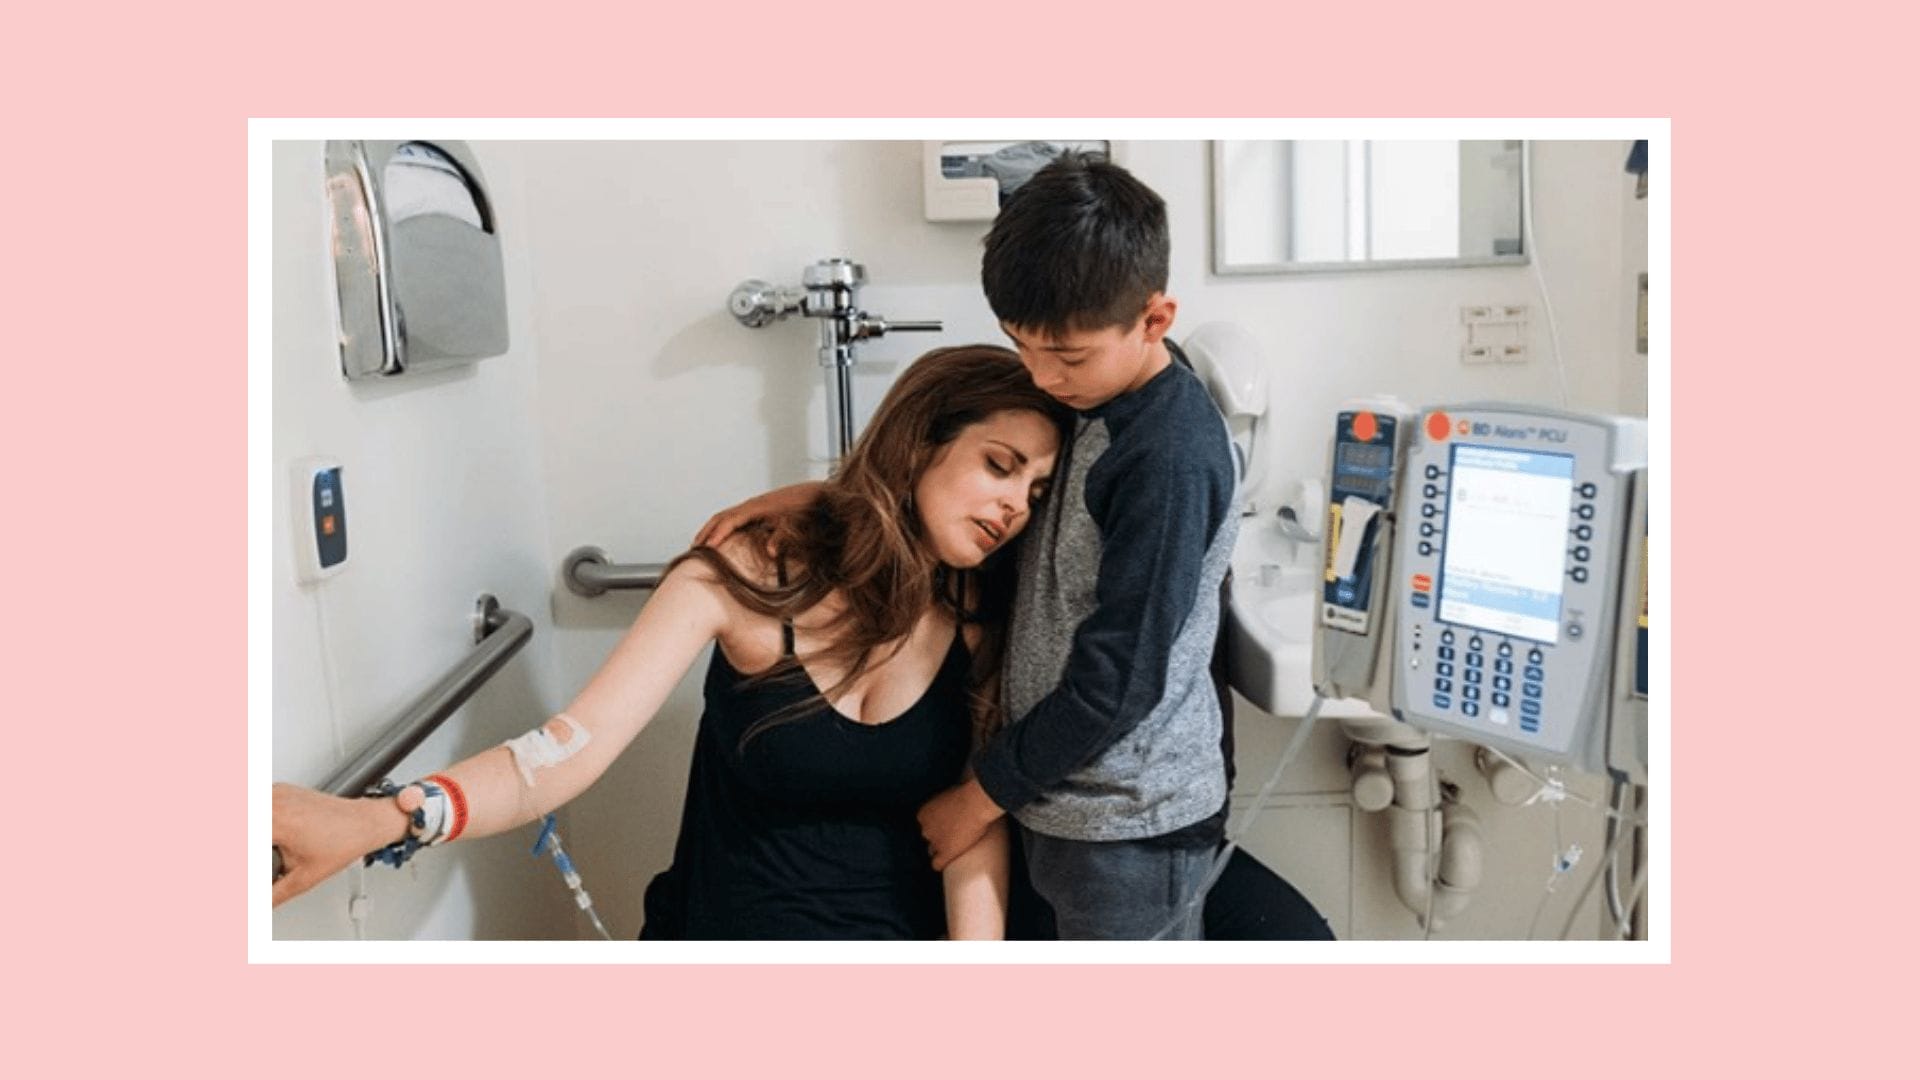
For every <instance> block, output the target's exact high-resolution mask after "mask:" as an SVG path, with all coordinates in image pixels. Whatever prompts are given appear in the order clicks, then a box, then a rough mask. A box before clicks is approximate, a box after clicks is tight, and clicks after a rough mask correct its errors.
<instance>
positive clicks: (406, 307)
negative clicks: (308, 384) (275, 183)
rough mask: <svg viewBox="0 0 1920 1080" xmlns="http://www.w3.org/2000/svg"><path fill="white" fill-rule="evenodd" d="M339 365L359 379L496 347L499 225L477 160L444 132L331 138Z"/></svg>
mask: <svg viewBox="0 0 1920 1080" xmlns="http://www.w3.org/2000/svg"><path fill="white" fill-rule="evenodd" d="M326 158H327V198H328V202H329V204H330V205H331V209H332V223H333V264H334V284H335V288H336V290H337V292H338V296H339V304H338V314H339V330H340V370H341V373H342V374H344V375H345V376H346V377H347V378H348V379H368V378H375V377H378V376H388V375H400V374H404V373H406V372H409V371H425V370H431V369H434V368H441V367H447V366H449V365H452V364H464V363H471V362H473V361H475V360H480V359H483V358H485V357H489V356H498V355H500V354H501V353H504V352H506V351H507V289H506V278H505V275H504V273H503V271H502V268H501V258H500V234H499V232H498V230H497V229H496V227H495V221H494V213H493V203H492V200H491V199H489V198H488V197H487V191H486V186H485V182H484V180H483V179H482V177H481V174H480V163H479V161H478V160H477V159H476V158H475V157H474V154H473V152H472V151H471V150H469V149H468V148H467V145H466V144H465V143H462V142H449V141H434V142H421V141H407V142H393V141H371V140H370V141H364V142H363V141H330V142H328V143H327V147H326Z"/></svg>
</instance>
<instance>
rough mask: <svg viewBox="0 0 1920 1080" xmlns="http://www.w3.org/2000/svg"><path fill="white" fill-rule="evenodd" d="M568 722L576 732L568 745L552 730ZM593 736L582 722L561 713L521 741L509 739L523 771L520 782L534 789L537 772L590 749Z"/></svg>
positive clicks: (573, 731) (507, 745)
mask: <svg viewBox="0 0 1920 1080" xmlns="http://www.w3.org/2000/svg"><path fill="white" fill-rule="evenodd" d="M559 723H564V724H566V726H567V727H568V728H569V729H571V730H572V735H571V736H570V737H569V738H568V739H567V741H565V742H561V741H560V740H559V739H556V738H554V735H553V732H552V731H550V730H548V729H549V728H551V727H553V726H554V725H555V724H559ZM592 738H593V736H592V735H591V734H590V733H589V732H588V731H587V729H586V728H584V727H582V726H580V722H579V721H577V720H575V719H574V718H573V717H571V716H568V715H567V714H566V713H559V714H557V715H556V716H554V718H553V719H552V720H549V721H547V722H546V723H544V724H541V725H540V726H539V727H537V728H534V729H533V730H532V731H529V732H527V733H526V734H525V735H521V736H519V737H518V738H514V739H508V740H507V742H506V747H507V749H508V750H509V751H510V752H511V753H512V754H513V763H514V765H515V766H516V767H518V768H519V770H520V779H522V780H525V781H526V782H527V786H528V787H532V786H533V770H535V769H549V768H552V767H553V766H555V765H558V764H560V763H561V762H564V761H566V760H567V759H568V758H570V757H572V756H573V755H575V754H577V753H579V752H580V751H582V750H584V749H586V746H587V743H588V742H590V741H592Z"/></svg>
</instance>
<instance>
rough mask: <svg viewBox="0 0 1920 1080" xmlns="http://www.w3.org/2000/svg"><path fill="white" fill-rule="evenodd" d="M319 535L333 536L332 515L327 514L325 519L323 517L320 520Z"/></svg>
mask: <svg viewBox="0 0 1920 1080" xmlns="http://www.w3.org/2000/svg"><path fill="white" fill-rule="evenodd" d="M320 533H321V535H323V536H332V535H333V515H332V514H328V515H327V516H326V517H323V518H321V519H320Z"/></svg>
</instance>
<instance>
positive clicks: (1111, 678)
mask: <svg viewBox="0 0 1920 1080" xmlns="http://www.w3.org/2000/svg"><path fill="white" fill-rule="evenodd" d="M1167 257H1168V240H1167V224H1166V204H1165V202H1164V201H1162V200H1161V198H1160V197H1159V196H1158V195H1156V194H1154V192H1153V191H1152V190H1151V189H1149V188H1147V187H1146V186H1145V185H1144V184H1142V183H1140V181H1139V180H1137V179H1135V178H1134V177H1133V176H1132V175H1131V174H1130V173H1128V172H1126V171H1125V170H1124V169H1121V168H1119V167H1118V166H1115V165H1111V164H1106V163H1104V162H1097V161H1088V160H1086V159H1083V158H1079V157H1074V156H1068V157H1064V158H1062V159H1061V160H1059V161H1057V162H1055V163H1054V164H1053V165H1050V166H1049V167H1047V168H1046V169H1043V170H1042V171H1041V172H1039V173H1038V174H1036V175H1035V176H1034V177H1033V179H1031V180H1029V181H1028V182H1027V183H1026V184H1025V185H1024V186H1022V187H1021V188H1020V189H1019V190H1018V191H1016V192H1015V193H1014V194H1013V195H1012V196H1011V197H1010V198H1009V199H1008V200H1007V203H1006V205H1005V206H1004V207H1003V208H1002V209H1001V212H1000V215H999V217H998V218H996V219H995V221H994V224H993V228H992V229H991V231H990V232H989V233H988V235H987V239H986V254H985V257H984V258H983V260H982V264H981V283H982V285H983V286H984V287H985V290H986V294H987V302H988V304H989V305H990V306H991V307H992V308H993V312H994V315H995V316H996V317H998V318H999V320H1000V324H1001V327H1002V329H1004V330H1005V331H1006V333H1007V335H1008V337H1010V338H1011V339H1012V340H1013V343H1014V346H1015V348H1016V349H1017V350H1018V352H1019V354H1020V358H1021V360H1022V361H1024V362H1025V363H1026V365H1027V370H1028V371H1029V372H1030V373H1031V374H1032V375H1033V379H1034V382H1035V384H1037V385H1038V386H1039V387H1040V388H1041V389H1043V390H1046V391H1047V392H1048V393H1050V394H1052V395H1053V396H1054V397H1055V398H1056V399H1058V400H1059V401H1061V402H1062V403H1064V404H1066V405H1069V406H1071V407H1073V408H1074V409H1075V410H1077V411H1078V412H1079V413H1080V419H1079V421H1078V422H1077V424H1076V429H1075V434H1074V438H1073V441H1072V444H1071V445H1070V446H1068V447H1064V448H1062V450H1061V455H1060V460H1059V462H1058V463H1057V464H1056V466H1055V473H1054V475H1055V480H1054V487H1053V495H1052V497H1051V498H1049V499H1048V500H1047V501H1046V503H1045V504H1044V506H1043V508H1042V510H1041V511H1040V512H1039V514H1038V516H1037V517H1036V519H1035V520H1034V522H1033V523H1032V525H1031V527H1030V528H1029V530H1028V536H1027V538H1026V544H1025V547H1024V548H1023V549H1022V550H1021V552H1020V575H1019V588H1018V590H1017V591H1016V594H1015V600H1014V608H1013V618H1012V621H1011V624H1010V626H1009V628H1008V646H1007V660H1006V665H1005V670H1004V675H1003V678H1004V684H1005V685H1004V698H1005V703H1006V706H1007V708H1006V715H1007V717H1008V719H1009V721H1010V723H1009V724H1008V725H1007V726H1006V727H1005V728H1003V729H1002V730H1001V731H1000V732H999V734H998V735H996V736H995V737H994V738H993V739H992V740H991V741H989V743H988V744H987V745H986V746H985V747H984V748H983V749H982V750H981V752H980V754H979V755H978V756H977V758H976V759H975V762H974V778H973V779H971V780H968V781H966V782H965V783H963V784H961V785H960V786H958V787H956V788H953V789H951V790H949V791H947V792H946V793H944V794H942V795H940V796H938V797H936V798H935V799H934V800H933V801H932V802H929V803H928V804H927V805H926V807H924V808H923V809H922V811H921V814H920V821H921V826H922V829H923V831H924V832H925V834H926V837H927V840H928V842H929V844H930V846H931V847H932V850H933V854H934V865H935V866H936V867H939V866H942V865H944V864H945V863H946V861H947V860H948V859H951V858H952V857H953V856H955V855H957V854H959V853H960V852H963V851H965V850H966V849H967V848H968V847H970V846H972V844H973V843H974V842H975V841H976V840H977V839H978V838H979V837H980V836H981V834H982V833H983V832H984V831H985V830H986V828H987V827H988V825H990V824H991V823H992V822H993V820H994V819H996V818H997V817H998V816H999V815H1000V814H1001V813H1010V814H1012V815H1013V817H1014V819H1015V820H1016V821H1017V822H1018V823H1019V825H1020V831H1021V840H1022V847H1023V849H1024V851H1025V855H1026V859H1027V868H1028V871H1029V874H1030V876H1031V878H1032V881H1033V885H1034V887H1035V889H1036V890H1037V891H1038V892H1039V893H1040V895H1042V896H1043V897H1045V898H1046V899H1047V900H1048V902H1049V903H1051V904H1052V906H1053V909H1054V916H1055V919H1056V922H1057V925H1058V929H1059V934H1060V936H1061V937H1062V938H1066V939H1072V938H1132V939H1145V938H1152V937H1154V936H1156V935H1158V934H1160V933H1161V932H1162V931H1163V930H1167V931H1168V932H1167V933H1166V935H1165V936H1167V937H1173V938H1198V937H1199V936H1200V908H1199V905H1197V904H1196V905H1193V906H1191V907H1189V904H1188V901H1189V900H1191V899H1192V898H1193V896H1194V894H1195V893H1196V892H1197V891H1198V890H1199V888H1200V886H1201V884H1202V882H1203V881H1204V879H1205V875H1206V872H1207V869H1208V867H1209V865H1210V864H1211V862H1212V858H1213V854H1214V852H1215V850H1216V848H1217V846H1218V843H1219V841H1220V839H1221V834H1222V832H1223V825H1224V822H1225V816H1226V797H1227V791H1226V776H1227V773H1226V766H1225V763H1224V761H1223V759H1222V751H1221V722H1222V721H1221V714H1220V703H1219V699H1218V698H1217V697H1216V696H1215V687H1214V684H1213V682H1212V680H1211V677H1210V674H1209V670H1208V664H1209V661H1210V659H1211V657H1212V653H1213V647H1214V640H1215V635H1216V631H1217V629H1218V625H1219V618H1220V585H1221V580H1222V578H1223V577H1224V575H1225V573H1226V570H1227V566H1228V560H1229V556H1230V555H1231V553H1232V550H1233V541H1234V537H1235V534H1236V533H1237V531H1238V518H1237V516H1236V515H1235V514H1234V513H1233V511H1232V506H1233V488H1234V483H1235V473H1234V465H1233V456H1232V450H1231V447H1230V445H1229V443H1228V440H1227V433H1226V430H1225V427H1224V426H1223V424H1222V423H1221V421H1220V417H1219V413H1218V412H1217V410H1216V409H1215V407H1214V404H1213V401H1212V399H1211V398H1210V397H1209V396H1208V394H1207V392H1206V390H1205V388H1204V387H1203V386H1202V385H1201V383H1200V381H1199V379H1198V378H1196V377H1195V376H1194V375H1193V373H1192V370H1191V368H1190V366H1189V365H1188V364H1187V363H1186V358H1185V357H1184V356H1182V355H1180V353H1179V349H1178V347H1177V346H1175V345H1174V344H1173V343H1172V342H1171V341H1169V340H1167V332H1168V330H1170V329H1171V327H1172V325H1173V319H1174V314H1175V310H1176V306H1177V305H1176V303H1175V301H1174V299H1173V298H1172V297H1170V296H1168V295H1167V294H1166V286H1167ZM1176 920H1178V922H1177V923H1176ZM1170 925H1171V929H1170V930H1169V929H1168V928H1169V926H1170Z"/></svg>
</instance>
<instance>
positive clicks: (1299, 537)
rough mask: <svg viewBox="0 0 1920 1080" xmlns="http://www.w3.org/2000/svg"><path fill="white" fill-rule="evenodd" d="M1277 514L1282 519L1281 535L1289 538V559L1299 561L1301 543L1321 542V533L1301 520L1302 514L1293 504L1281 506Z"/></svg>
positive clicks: (1289, 560) (1280, 523) (1280, 525)
mask: <svg viewBox="0 0 1920 1080" xmlns="http://www.w3.org/2000/svg"><path fill="white" fill-rule="evenodd" d="M1276 516H1277V517H1278V518H1279V519H1280V522H1279V526H1278V527H1279V529H1280V535H1281V536H1284V537H1286V538H1287V561H1288V562H1299V561H1300V545H1301V544H1303V543H1305V544H1317V543H1319V542H1320V534H1319V533H1318V532H1316V531H1315V530H1314V529H1312V528H1310V527H1308V526H1307V524H1306V523H1305V522H1303V521H1301V520H1300V515H1299V514H1297V513H1295V512H1294V509H1293V507H1291V506H1283V507H1281V508H1280V512H1279V514H1278V515H1276Z"/></svg>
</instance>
